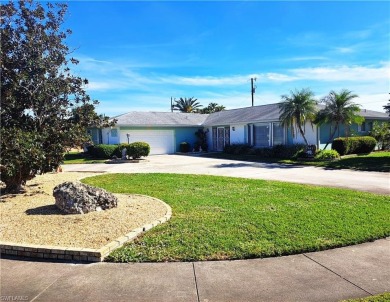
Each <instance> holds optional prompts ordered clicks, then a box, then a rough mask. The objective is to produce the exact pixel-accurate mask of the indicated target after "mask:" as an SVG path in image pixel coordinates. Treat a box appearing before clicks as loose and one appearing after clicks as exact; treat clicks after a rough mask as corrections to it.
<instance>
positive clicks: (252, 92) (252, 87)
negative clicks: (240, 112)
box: [251, 78, 257, 107]
mask: <svg viewBox="0 0 390 302" xmlns="http://www.w3.org/2000/svg"><path fill="white" fill-rule="evenodd" d="M253 80H255V81H256V78H251V94H252V107H253V106H254V100H253V95H254V94H255V92H256V88H257V86H254V85H253Z"/></svg>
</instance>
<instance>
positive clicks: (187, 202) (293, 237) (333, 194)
mask: <svg viewBox="0 0 390 302" xmlns="http://www.w3.org/2000/svg"><path fill="white" fill-rule="evenodd" d="M83 182H85V183H87V184H90V185H94V186H97V187H102V188H105V189H107V190H108V191H110V192H114V193H130V194H134V193H137V194H143V195H148V196H152V197H156V198H158V199H161V200H163V201H164V202H166V203H167V204H169V205H170V206H171V207H172V211H173V216H172V218H171V220H170V221H169V222H167V223H165V224H163V225H160V226H157V227H156V228H153V229H152V230H150V231H148V232H147V233H146V234H145V235H143V236H141V237H140V238H139V239H137V240H136V241H134V242H132V243H129V244H127V245H125V246H124V247H122V248H119V249H118V250H116V251H114V252H113V253H112V254H111V255H110V256H109V258H108V260H109V261H115V262H165V261H202V260H228V259H229V260H234V259H250V258H264V257H274V256H282V255H291V254H299V253H304V252H314V251H320V250H325V249H330V248H336V247H342V246H347V245H353V244H358V243H363V242H367V241H373V240H376V239H379V238H385V237H387V236H389V235H390V219H389V214H388V213H390V200H389V196H386V195H376V194H372V193H366V192H358V191H352V190H347V189H336V188H327V187H319V186H312V185H301V184H292V183H283V182H277V181H265V180H257V179H243V178H233V177H221V176H209V175H183V174H160V173H153V174H107V175H99V176H95V177H90V178H85V179H83Z"/></svg>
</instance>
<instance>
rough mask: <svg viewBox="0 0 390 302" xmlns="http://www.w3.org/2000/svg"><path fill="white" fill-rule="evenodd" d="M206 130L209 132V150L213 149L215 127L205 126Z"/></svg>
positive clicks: (207, 136)
mask: <svg viewBox="0 0 390 302" xmlns="http://www.w3.org/2000/svg"><path fill="white" fill-rule="evenodd" d="M204 131H206V132H207V134H206V138H207V146H208V148H209V151H213V128H212V127H207V128H204Z"/></svg>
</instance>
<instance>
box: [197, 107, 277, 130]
mask: <svg viewBox="0 0 390 302" xmlns="http://www.w3.org/2000/svg"><path fill="white" fill-rule="evenodd" d="M279 112H280V109H279V104H268V105H262V106H253V107H245V108H238V109H231V110H224V111H219V112H215V113H212V114H210V115H209V116H208V118H207V119H206V121H205V122H204V124H203V125H204V126H212V125H229V124H240V123H253V122H260V121H267V120H275V121H276V120H279Z"/></svg>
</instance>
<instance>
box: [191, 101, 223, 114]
mask: <svg viewBox="0 0 390 302" xmlns="http://www.w3.org/2000/svg"><path fill="white" fill-rule="evenodd" d="M222 110H225V106H223V105H218V104H217V103H210V104H209V105H208V106H207V107H205V108H202V109H198V110H197V112H199V113H202V114H210V113H214V112H219V111H222Z"/></svg>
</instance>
